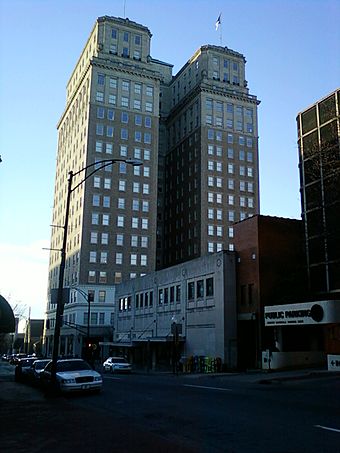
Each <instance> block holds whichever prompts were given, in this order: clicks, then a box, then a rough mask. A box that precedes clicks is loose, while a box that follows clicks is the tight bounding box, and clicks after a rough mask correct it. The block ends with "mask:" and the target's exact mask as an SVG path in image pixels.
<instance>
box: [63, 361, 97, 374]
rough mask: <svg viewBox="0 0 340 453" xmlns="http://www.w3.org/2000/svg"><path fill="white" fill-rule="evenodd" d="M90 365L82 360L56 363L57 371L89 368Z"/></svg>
mask: <svg viewBox="0 0 340 453" xmlns="http://www.w3.org/2000/svg"><path fill="white" fill-rule="evenodd" d="M91 369H92V368H91V367H90V365H89V364H88V363H86V362H84V361H83V360H68V361H65V362H58V363H57V371H59V372H60V371H62V372H64V371H80V370H91Z"/></svg>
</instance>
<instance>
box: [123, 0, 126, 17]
mask: <svg viewBox="0 0 340 453" xmlns="http://www.w3.org/2000/svg"><path fill="white" fill-rule="evenodd" d="M125 7H126V0H124V16H123V17H124V19H125V18H126V15H125Z"/></svg>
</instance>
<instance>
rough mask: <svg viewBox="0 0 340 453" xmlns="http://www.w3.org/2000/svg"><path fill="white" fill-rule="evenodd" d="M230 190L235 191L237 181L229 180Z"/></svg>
mask: <svg viewBox="0 0 340 453" xmlns="http://www.w3.org/2000/svg"><path fill="white" fill-rule="evenodd" d="M228 189H229V190H234V189H235V181H234V180H233V179H228Z"/></svg>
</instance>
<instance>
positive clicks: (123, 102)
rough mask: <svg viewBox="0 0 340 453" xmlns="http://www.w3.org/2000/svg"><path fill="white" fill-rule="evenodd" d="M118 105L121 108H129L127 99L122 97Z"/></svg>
mask: <svg viewBox="0 0 340 453" xmlns="http://www.w3.org/2000/svg"><path fill="white" fill-rule="evenodd" d="M120 105H121V106H122V107H129V98H127V97H125V96H122V99H121V101H120Z"/></svg>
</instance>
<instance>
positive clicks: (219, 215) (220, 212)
mask: <svg viewBox="0 0 340 453" xmlns="http://www.w3.org/2000/svg"><path fill="white" fill-rule="evenodd" d="M216 219H217V220H222V209H216Z"/></svg>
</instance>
